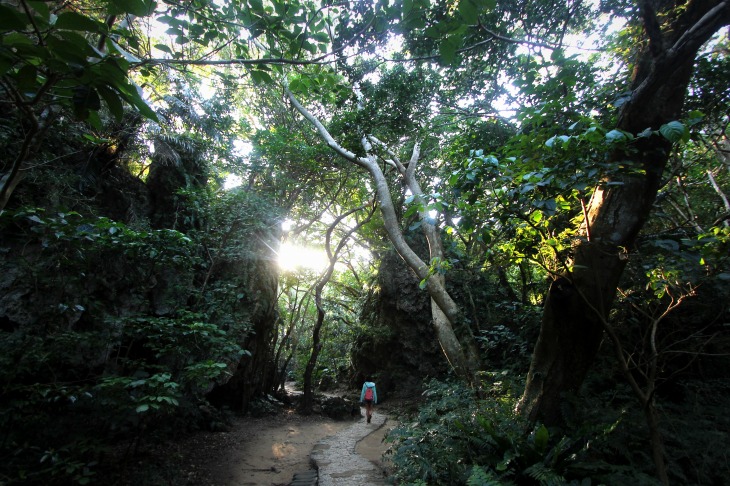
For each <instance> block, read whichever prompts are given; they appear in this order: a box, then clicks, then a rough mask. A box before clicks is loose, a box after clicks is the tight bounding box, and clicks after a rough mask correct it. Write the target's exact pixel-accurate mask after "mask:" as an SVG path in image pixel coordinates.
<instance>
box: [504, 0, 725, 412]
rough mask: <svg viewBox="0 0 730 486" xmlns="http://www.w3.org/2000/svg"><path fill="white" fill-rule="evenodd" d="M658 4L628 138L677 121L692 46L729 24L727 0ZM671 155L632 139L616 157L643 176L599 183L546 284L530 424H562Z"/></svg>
mask: <svg viewBox="0 0 730 486" xmlns="http://www.w3.org/2000/svg"><path fill="white" fill-rule="evenodd" d="M657 3H658V4H660V7H659V8H660V9H661V11H660V14H661V16H657V13H656V12H655V11H654V10H653V7H652V6H651V5H650V4H649V2H643V3H642V5H641V7H642V16H643V21H644V26H645V39H644V41H645V42H644V43H643V44H642V45H645V47H644V48H643V50H642V51H641V52H640V53H639V57H638V60H637V63H636V69H635V70H634V78H633V80H632V84H631V91H632V97H631V100H630V101H629V102H627V103H626V104H624V105H623V107H622V110H621V112H620V115H619V120H618V124H617V128H618V129H620V130H625V131H627V132H630V133H632V134H634V135H637V134H639V133H641V132H642V131H644V130H645V129H646V128H651V129H652V130H657V129H659V128H660V127H661V126H662V125H663V124H665V123H668V122H670V121H673V120H677V119H678V118H679V117H680V116H681V110H682V105H683V103H684V98H685V93H686V90H687V86H688V84H689V81H690V78H691V75H692V70H693V67H694V60H695V57H696V55H697V52H698V50H699V49H700V48H701V47H702V45H703V44H704V43H705V42H706V41H707V40H709V39H710V38H711V37H712V35H713V34H714V33H715V32H717V31H718V30H719V29H720V28H721V27H722V26H724V25H727V24H728V23H730V2H728V1H717V0H714V1H695V2H688V3H687V5H686V6H685V7H686V8H684V9H678V8H675V6H674V3H673V2H667V1H663V2H655V3H654V4H657ZM654 4H652V5H654ZM659 19H663V20H664V24H663V25H660V24H659ZM670 150H671V143H670V142H669V141H668V140H667V139H665V138H663V137H662V136H661V135H658V134H656V135H652V136H650V137H644V138H637V141H636V142H635V143H634V144H633V146H631V147H629V148H628V149H625V150H616V151H615V152H614V153H613V154H612V156H611V160H612V161H613V162H622V163H626V162H627V161H631V162H633V165H634V166H635V167H636V168H641V169H643V171H644V173H643V174H627V175H623V176H619V177H614V178H613V179H611V180H605V181H603V183H602V184H601V185H599V186H598V188H597V189H596V191H595V192H594V194H593V197H592V198H591V201H590V203H589V206H588V211H587V218H586V220H585V221H584V223H583V226H582V228H581V230H580V234H579V238H578V239H577V240H576V242H575V244H574V248H573V250H574V252H573V261H572V268H573V270H572V271H571V272H569V273H566V274H564V275H563V276H561V277H560V278H558V279H556V280H555V281H554V282H553V284H552V285H551V286H550V289H549V291H548V295H547V298H546V300H545V309H544V312H543V319H542V327H541V331H540V336H539V337H538V340H537V343H536V345H535V350H534V354H533V359H532V364H531V367H530V371H529V373H528V376H527V383H526V385H525V391H524V394H523V396H522V398H521V399H520V402H519V404H518V410H519V411H520V412H521V413H522V414H524V415H526V416H527V417H529V418H530V419H531V420H542V421H544V422H545V423H548V424H560V423H562V422H563V419H564V417H563V411H562V403H563V396H564V395H565V394H566V393H574V392H577V391H578V390H579V389H580V387H581V385H582V383H583V380H584V379H585V377H586V374H587V373H588V371H589V369H590V366H591V365H592V363H593V360H594V358H595V356H596V353H597V351H598V348H599V346H600V343H601V340H602V337H603V323H604V322H606V320H607V318H608V313H609V311H610V309H611V306H612V305H613V300H614V297H615V294H616V288H617V286H618V281H619V279H620V277H621V274H622V273H623V270H624V267H625V265H626V262H627V260H628V250H629V249H631V247H632V245H633V243H634V240H635V238H636V236H637V234H638V233H639V231H640V230H641V228H642V226H643V225H644V223H645V221H646V219H647V218H648V216H649V212H650V210H651V208H652V204H653V202H654V199H655V197H656V194H657V191H658V189H659V186H660V183H661V182H660V181H661V175H662V172H663V170H664V167H665V165H666V163H667V160H668V158H669V152H670ZM609 182H612V183H614V184H611V185H609V184H607V183H609ZM615 183H618V184H615Z"/></svg>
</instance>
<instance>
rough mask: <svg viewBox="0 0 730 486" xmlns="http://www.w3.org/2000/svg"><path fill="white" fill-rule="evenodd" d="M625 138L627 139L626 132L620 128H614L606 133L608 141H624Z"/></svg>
mask: <svg viewBox="0 0 730 486" xmlns="http://www.w3.org/2000/svg"><path fill="white" fill-rule="evenodd" d="M626 140H628V137H627V136H626V133H624V132H622V131H621V130H615V129H614V130H611V131H610V132H608V133H607V134H606V141H607V142H608V143H617V142H624V141H626Z"/></svg>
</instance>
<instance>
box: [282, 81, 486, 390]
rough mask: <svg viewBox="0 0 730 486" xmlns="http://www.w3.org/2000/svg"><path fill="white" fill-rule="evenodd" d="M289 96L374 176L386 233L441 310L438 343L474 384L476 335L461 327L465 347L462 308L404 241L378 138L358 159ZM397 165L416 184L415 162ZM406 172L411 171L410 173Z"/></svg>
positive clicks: (437, 315)
mask: <svg viewBox="0 0 730 486" xmlns="http://www.w3.org/2000/svg"><path fill="white" fill-rule="evenodd" d="M287 96H288V97H289V100H290V101H291V103H292V105H294V107H295V108H296V109H297V111H299V113H300V114H301V115H302V116H304V118H306V119H307V120H308V121H309V122H310V123H312V125H314V126H315V128H316V129H317V132H318V133H319V135H320V136H321V137H322V139H323V140H324V141H325V142H326V143H327V145H328V146H329V147H330V148H332V149H333V150H334V151H335V152H337V153H338V154H339V155H340V156H342V157H343V158H345V159H346V160H349V161H350V162H352V163H354V164H356V165H358V166H360V167H362V168H363V169H365V170H367V171H368V173H369V174H370V176H371V177H372V179H373V182H374V183H375V192H376V194H377V198H378V202H379V204H380V212H381V215H382V217H383V224H384V226H385V230H386V232H387V234H388V238H389V239H390V242H391V243H392V244H393V246H394V247H395V250H396V251H397V252H398V254H399V255H400V256H401V258H403V260H404V261H405V262H406V264H407V265H408V266H409V267H410V268H411V269H412V270H413V271H414V273H415V274H416V275H417V276H418V278H419V279H421V280H426V282H427V286H426V288H427V290H428V293H429V295H430V297H431V299H432V302H434V303H436V306H437V307H438V308H439V309H438V310H436V311H432V315H433V316H434V317H435V318H434V320H433V325H434V329H435V331H436V335H437V339H438V340H439V344H440V345H441V349H442V350H443V352H444V355H445V356H446V359H447V360H448V362H449V363H450V364H451V366H453V368H454V371H455V372H456V374H457V375H458V376H459V377H461V378H463V379H465V380H466V381H468V382H469V383H471V382H473V380H474V372H475V371H476V370H477V369H478V365H479V355H478V352H477V346H476V341H475V340H474V337H473V335H472V336H471V340H469V339H468V336H469V335H470V334H471V330H470V329H464V328H463V327H462V328H461V329H460V331H463V332H460V334H461V335H462V336H464V337H466V341H465V342H466V344H465V345H463V344H462V343H461V342H460V340H459V338H458V337H457V334H456V332H455V330H454V329H455V327H457V326H459V325H460V323H461V309H460V307H459V306H458V304H456V302H454V300H453V299H452V298H451V296H450V295H449V293H448V292H447V290H446V287H445V286H444V283H443V277H442V276H438V275H430V274H429V266H428V265H427V264H426V263H425V262H424V261H423V260H421V258H420V257H419V256H418V255H417V254H416V252H414V251H413V249H412V248H411V247H410V246H409V245H408V243H407V242H406V240H405V238H404V237H403V232H402V229H401V227H400V221H399V220H398V217H397V215H396V211H395V207H394V205H393V199H392V198H391V195H390V188H389V186H388V181H387V180H386V178H385V175H384V174H383V171H382V170H381V168H380V165H379V163H378V159H377V158H376V157H375V156H373V155H371V154H370V150H369V149H370V147H369V146H368V144H369V140H373V141H376V139H374V138H373V137H370V138H369V139H364V140H363V145H364V146H365V148H366V152H368V155H367V156H365V157H359V156H357V155H355V154H354V153H353V152H351V151H349V150H347V149H345V148H344V147H342V146H341V145H340V144H339V143H337V141H336V140H335V139H334V138H333V137H332V135H331V134H330V133H329V131H327V128H325V126H324V125H323V124H322V122H320V121H319V120H318V119H317V118H316V117H315V116H314V115H312V114H311V113H310V112H309V111H308V110H307V109H306V108H304V106H303V105H302V104H301V103H300V102H299V100H297V99H296V97H295V96H294V95H293V94H292V93H291V92H290V91H289V90H287ZM414 156H415V157H417V154H416V153H414ZM394 158H395V157H394ZM392 164H393V165H396V162H395V161H393V162H392ZM398 165H399V167H397V168H398V171H399V172H400V173H401V174H402V175H403V176H404V178H405V179H406V181H407V182H409V181H410V183H412V182H413V181H415V178H414V177H413V172H414V170H415V162H414V163H413V165H411V166H410V167H408V169H407V170H406V168H405V167H403V166H402V165H401V164H398ZM406 172H408V174H407V173H406ZM410 183H409V185H410ZM414 194H415V193H414ZM422 223H423V224H425V225H426V226H425V227H424V228H427V227H428V224H429V223H428V222H427V221H423V220H422ZM431 226H433V225H431ZM428 236H429V235H428V233H427V237H428ZM431 236H433V235H431ZM432 241H435V240H432V239H430V240H429V244H431V243H432ZM439 241H440V240H439ZM432 251H433V250H432Z"/></svg>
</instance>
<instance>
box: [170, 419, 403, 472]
mask: <svg viewBox="0 0 730 486" xmlns="http://www.w3.org/2000/svg"><path fill="white" fill-rule="evenodd" d="M362 420H364V419H362ZM355 423H356V421H349V420H348V421H335V420H332V419H329V418H327V417H322V416H320V415H310V416H302V415H299V414H297V413H296V412H294V411H287V412H284V413H281V414H279V415H276V416H270V417H262V418H251V417H242V418H237V419H235V421H234V422H233V424H232V425H231V428H230V430H229V431H228V432H216V433H203V434H197V435H196V436H195V437H193V438H190V439H188V440H186V441H185V444H178V445H179V446H180V447H181V448H182V449H183V450H184V452H183V454H182V455H183V456H184V457H183V464H182V471H181V473H182V475H183V479H184V480H185V481H186V482H187V484H189V485H193V484H195V485H206V486H233V485H236V486H242V485H246V486H248V485H250V486H253V485H256V486H267V485H270V486H283V485H288V484H289V483H290V482H291V481H292V478H293V477H294V474H296V473H302V472H304V471H307V470H309V469H311V468H312V466H311V462H310V454H311V452H312V450H313V448H314V447H315V445H317V444H318V443H319V442H320V441H322V440H323V439H325V438H326V437H330V436H333V435H335V434H338V433H341V432H342V431H343V430H345V429H347V428H349V427H351V426H352V425H354V424H355ZM388 428H389V427H388V426H387V425H386V426H384V427H381V428H380V429H378V430H376V431H374V432H373V433H371V434H370V435H368V436H367V437H365V438H364V439H363V440H361V441H360V442H359V443H358V444H357V447H356V451H357V453H358V454H360V455H362V456H363V457H365V458H366V459H368V460H370V461H371V462H373V463H375V464H377V465H379V466H381V467H382V462H381V457H382V455H383V453H384V452H385V450H386V449H387V445H386V444H384V443H383V442H382V437H383V436H384V435H385V433H386V431H387V429H388Z"/></svg>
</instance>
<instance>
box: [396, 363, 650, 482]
mask: <svg viewBox="0 0 730 486" xmlns="http://www.w3.org/2000/svg"><path fill="white" fill-rule="evenodd" d="M483 379H484V382H485V383H489V384H490V385H489V386H486V387H485V393H486V396H487V397H486V398H484V399H478V398H477V397H476V396H475V394H474V392H473V391H472V390H471V389H469V388H467V387H465V386H463V385H460V384H458V383H453V382H439V381H432V382H431V383H430V384H429V385H428V387H427V390H426V392H425V395H426V397H427V400H426V401H425V402H424V403H423V405H422V406H421V408H420V410H419V412H418V413H417V414H416V416H414V417H412V419H410V420H408V421H406V422H405V423H404V424H403V425H401V426H399V427H397V428H395V429H393V430H392V431H391V432H390V433H389V434H388V436H387V439H386V440H388V441H389V442H391V443H392V445H391V446H390V448H389V450H388V454H389V455H390V456H391V460H392V463H393V468H394V470H395V473H394V476H395V480H396V481H397V482H398V484H408V485H419V484H424V485H425V484H428V485H452V484H469V485H480V486H483V485H538V484H539V485H563V484H570V485H591V484H618V483H615V482H608V483H604V481H603V478H607V477H612V478H614V479H615V478H618V477H623V478H624V479H625V480H627V481H630V482H631V484H655V481H654V480H653V479H652V478H651V477H649V476H646V475H643V474H641V473H638V472H637V471H635V470H633V469H632V468H628V467H624V468H621V467H616V468H612V467H611V466H610V465H609V464H606V463H605V462H601V461H600V460H598V459H597V458H596V457H595V454H596V450H595V449H596V448H598V450H600V447H601V444H602V443H603V441H604V440H605V437H606V436H609V435H610V434H611V432H612V431H613V430H614V428H615V424H606V425H600V424H599V425H590V426H585V427H583V429H581V430H574V431H572V436H568V435H565V434H564V433H563V431H561V430H559V429H548V428H547V427H545V426H544V425H542V424H539V423H538V424H535V425H530V424H529V423H528V422H527V421H526V420H525V419H524V418H522V417H521V416H519V415H517V414H516V413H515V412H514V410H515V405H516V395H515V394H514V393H513V391H515V390H518V389H519V387H518V384H517V383H516V382H515V381H514V380H513V378H512V377H511V375H510V374H509V373H508V372H499V373H487V374H485V375H484V376H483ZM594 461H595V462H594ZM624 484H629V483H624Z"/></svg>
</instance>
